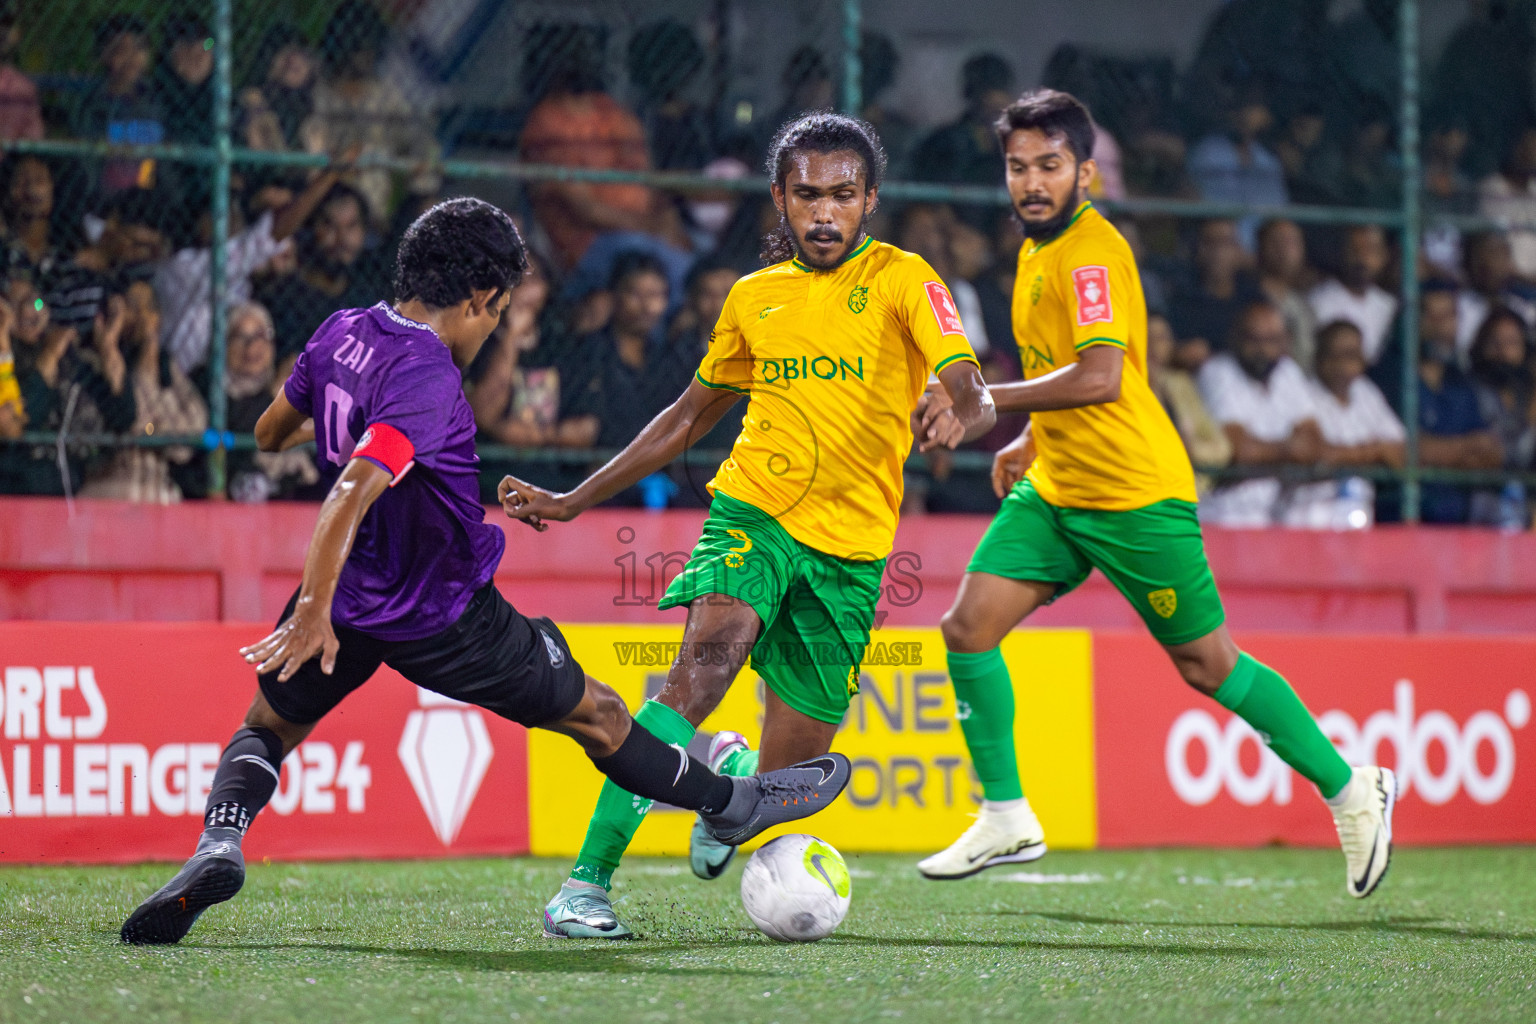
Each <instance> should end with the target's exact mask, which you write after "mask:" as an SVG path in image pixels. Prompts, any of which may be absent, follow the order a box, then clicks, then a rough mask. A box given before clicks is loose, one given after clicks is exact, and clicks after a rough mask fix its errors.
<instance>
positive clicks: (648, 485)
mask: <svg viewBox="0 0 1536 1024" xmlns="http://www.w3.org/2000/svg"><path fill="white" fill-rule="evenodd" d="M636 486H638V487H639V488H640V503H641V504H642V505H644V506H645V507H646V508H648V509H650V510H652V511H653V512H654V511H659V510H661V509H664V508H666V507H667V502H669V501H671V500H672V495H674V494H676V493H677V484H675V483H673V482H672V478H671V477H669V476H667V474H665V473H652V474H651V475H650V476H648V477H646V478H645V479H643V480H641V481H640V483H639V484H637V485H636Z"/></svg>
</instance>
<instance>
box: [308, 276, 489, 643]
mask: <svg viewBox="0 0 1536 1024" xmlns="http://www.w3.org/2000/svg"><path fill="white" fill-rule="evenodd" d="M283 391H284V393H285V394H286V395H287V396H288V401H289V403H290V404H291V405H292V406H293V407H294V408H295V409H298V410H300V411H301V412H307V413H309V414H310V415H311V416H313V417H314V420H315V446H316V447H317V448H318V450H319V461H320V471H321V474H322V476H323V477H324V479H325V481H326V483H327V484H330V483H333V482H334V481H335V479H336V477H337V476H339V475H340V474H341V470H342V468H343V467H344V466H346V464H347V462H348V460H349V459H351V458H352V457H353V453H354V451H357V452H358V453H357V457H358V458H366V459H369V460H370V461H372V462H374V463H376V464H377V465H379V466H381V467H383V469H385V470H386V471H387V472H389V473H390V474H391V475H392V476H393V477H394V482H393V483H391V484H390V487H389V489H388V490H387V491H385V492H384V494H383V495H382V496H381V497H380V498H379V500H378V501H376V502H374V505H373V507H372V508H370V509H369V510H368V514H367V515H366V516H364V517H363V522H362V525H361V526H360V527H359V528H358V531H357V539H356V541H355V542H354V543H353V545H352V553H351V555H350V556H349V557H348V558H347V563H346V565H345V566H344V567H343V568H342V570H341V581H340V583H339V584H338V585H337V587H336V600H335V601H334V603H333V604H332V605H331V618H332V620H333V621H335V622H336V623H338V624H340V625H344V626H348V627H350V628H352V629H355V630H357V631H359V632H361V633H365V634H367V635H368V636H372V637H377V638H379V639H381V640H419V639H421V638H423V637H428V636H431V635H432V634H434V633H439V632H441V631H442V630H444V629H446V628H448V627H449V626H450V625H452V624H453V623H454V621H456V620H457V619H458V617H459V616H460V615H462V614H463V613H464V609H465V607H466V606H468V604H469V601H470V598H471V597H473V596H474V594H475V592H476V591H477V590H479V589H480V588H481V587H483V586H484V585H485V584H486V583H488V582H489V581H490V579H491V575H492V574H493V573H494V572H495V571H496V566H497V565H498V564H499V563H500V562H501V554H502V550H503V549H504V548H505V546H506V538H505V536H504V535H503V534H502V532H501V530H500V529H498V528H497V527H495V526H493V525H491V524H489V523H487V522H485V508H484V507H483V506H482V505H481V504H480V480H479V473H478V466H479V463H480V459H479V457H478V456H476V455H475V417H474V413H473V412H471V411H470V408H469V403H468V402H467V401H465V399H464V388H463V384H462V380H461V377H460V374H459V369H458V367H457V366H455V365H454V362H453V357H452V355H451V354H450V353H449V351H448V346H447V345H445V344H444V343H443V342H442V340H441V339H439V338H438V336H437V335H436V334H435V333H434V332H433V331H432V329H431V328H430V327H428V326H426V325H425V324H418V323H416V322H415V321H413V320H407V319H406V318H405V317H403V316H401V315H400V314H399V313H397V312H395V311H394V310H393V309H392V308H390V307H389V306H388V305H387V304H385V303H382V302H381V303H379V304H378V305H377V306H373V307H371V308H369V309H344V310H342V311H341V312H339V313H336V314H334V315H333V316H331V318H330V319H329V320H327V321H326V322H325V323H323V324H321V325H320V329H319V330H317V331H316V332H315V336H314V337H313V338H311V339H310V340H309V344H308V345H306V346H304V352H303V354H302V355H300V356H299V359H298V362H297V363H296V364H295V365H294V367H293V374H292V375H291V376H290V377H289V378H288V382H287V383H286V384H285V385H284V386H283ZM359 449H360V450H359Z"/></svg>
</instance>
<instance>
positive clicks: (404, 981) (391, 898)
mask: <svg viewBox="0 0 1536 1024" xmlns="http://www.w3.org/2000/svg"><path fill="white" fill-rule="evenodd" d="M913 860H914V858H911V857H894V856H864V857H854V858H850V862H849V863H850V867H851V868H852V869H853V872H854V891H853V909H852V911H851V912H850V914H849V916H848V919H847V920H846V921H845V922H844V923H843V926H842V928H841V929H840V930H839V931H838V933H837V934H836V935H835V936H834V937H833V938H831V939H828V940H826V941H824V942H821V943H817V944H814V945H808V946H782V945H776V944H773V943H770V942H769V941H767V940H766V939H764V938H763V937H762V936H761V935H759V934H758V933H757V932H756V930H755V929H753V928H752V925H751V922H750V921H748V920H747V917H746V915H745V914H744V913H743V912H742V910H741V904H740V901H739V899H738V895H737V887H738V884H739V880H740V872H741V869H740V865H739V864H738V865H733V866H732V868H731V870H730V872H729V873H728V874H727V875H726V876H725V878H723V879H721V880H720V881H717V882H713V883H705V882H699V881H697V880H695V879H694V878H693V877H692V876H691V875H690V874H689V873H688V870H687V867H686V865H685V864H683V863H682V862H681V861H676V860H654V859H641V858H637V859H633V860H631V861H630V862H628V863H627V864H626V865H625V868H624V870H623V871H622V872H621V873H620V876H619V880H618V887H617V888H616V890H615V893H616V895H618V896H620V897H622V902H621V903H620V904H619V909H620V912H621V913H622V914H623V915H624V916H625V917H626V919H627V920H628V921H629V922H630V923H631V924H632V925H633V926H634V927H635V929H636V931H637V932H638V933H639V934H640V935H641V936H643V938H642V939H641V940H640V941H635V942H620V943H608V942H581V943H578V942H569V941H553V940H548V939H544V938H542V937H541V935H540V926H539V915H540V911H541V909H542V907H543V904H544V901H545V900H546V899H547V898H548V897H549V895H550V894H551V893H552V892H553V891H554V888H555V887H556V885H557V884H558V882H559V880H560V878H561V873H562V870H563V869H564V868H565V867H566V865H565V864H564V863H563V862H556V861H550V860H536V859H512V860H460V861H439V862H409V863H345V864H275V865H261V864H257V865H253V866H252V868H251V871H250V876H249V878H248V879H247V881H246V887H245V891H244V892H242V893H241V894H240V896H239V897H237V898H236V900H235V901H234V902H232V903H229V904H225V905H224V906H221V907H216V908H214V909H213V910H211V911H209V912H208V913H207V914H205V915H204V917H203V919H202V920H201V921H200V922H199V924H198V926H197V928H195V929H194V930H193V931H192V934H191V935H189V936H188V937H187V939H186V940H185V941H184V942H183V944H182V945H181V946H179V947H170V948H160V949H135V948H129V947H125V946H123V945H121V944H119V942H118V941H117V929H118V926H119V924H120V923H121V922H122V919H123V917H124V915H126V914H127V913H128V911H129V910H130V909H132V907H133V906H134V905H135V903H136V902H137V901H138V900H139V899H140V898H142V897H143V896H144V895H146V894H147V893H149V892H150V891H151V890H152V889H153V888H154V887H155V886H157V885H159V884H160V883H161V882H163V881H164V880H165V878H166V877H167V876H168V869H167V868H166V867H165V866H163V865H151V866H145V867H133V868H3V869H0V1021H5V1022H9V1021H114V1020H121V1021H134V1022H143V1021H157V1022H158V1021H219V1022H224V1021H230V1022H241V1021H250V1022H252V1024H277V1022H283V1021H302V1022H304V1024H324V1022H329V1021H354V1020H355V1021H405V1020H422V1021H460V1020H463V1021H477V1022H479V1021H509V1020H511V1021H601V1022H604V1024H630V1022H634V1021H708V1022H712V1024H726V1022H731V1021H782V1022H784V1024H791V1022H801V1021H808V1022H822V1021H825V1022H830V1024H853V1022H859V1021H887V1020H902V1021H943V1022H945V1024H962V1022H968V1021H973V1020H1065V1021H1079V1020H1081V1021H1110V1022H1112V1024H1121V1022H1124V1021H1132V1020H1134V1021H1142V1020H1158V1021H1162V1020H1166V1021H1178V1022H1180V1024H1191V1022H1199V1021H1207V1020H1242V1021H1265V1020H1282V1019H1283V1020H1289V1021H1346V1022H1348V1024H1363V1022H1366V1021H1392V1022H1397V1021H1415V1020H1465V1021H1500V1020H1509V1021H1530V1020H1532V1019H1536V989H1533V988H1532V986H1533V984H1536V884H1533V883H1532V879H1536V849H1533V848H1494V849H1406V850H1399V851H1398V852H1397V854H1396V856H1395V858H1394V864H1393V866H1392V870H1391V873H1390V874H1389V875H1388V876H1387V879H1386V881H1385V882H1384V883H1383V884H1382V888H1381V889H1380V890H1379V891H1378V892H1377V893H1376V895H1374V896H1373V897H1371V898H1370V899H1368V900H1365V901H1360V902H1357V901H1355V900H1352V899H1350V898H1349V897H1348V896H1346V895H1345V893H1344V869H1343V863H1342V858H1341V857H1340V855H1339V854H1338V853H1337V852H1335V851H1331V850H1330V851H1323V850H1290V849H1266V850H1255V851H1207V850H1159V851H1150V852H1097V853H1060V852H1058V853H1052V854H1050V855H1049V856H1048V857H1046V858H1045V859H1044V860H1043V861H1040V862H1038V863H1036V864H1032V865H1025V866H1021V868H1020V870H1018V871H1013V870H1011V869H1008V868H1001V869H994V870H993V871H991V872H987V873H984V874H982V875H980V876H977V877H976V878H973V879H969V880H966V881H963V882H947V883H936V882H925V881H923V880H922V879H920V878H919V877H918V875H917V873H916V871H915V870H914V868H913V866H912V865H913Z"/></svg>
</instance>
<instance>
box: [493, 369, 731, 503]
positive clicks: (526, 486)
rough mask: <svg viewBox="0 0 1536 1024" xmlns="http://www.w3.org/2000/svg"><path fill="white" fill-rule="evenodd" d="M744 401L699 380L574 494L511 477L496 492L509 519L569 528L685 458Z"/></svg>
mask: <svg viewBox="0 0 1536 1024" xmlns="http://www.w3.org/2000/svg"><path fill="white" fill-rule="evenodd" d="M738 397H740V396H738V395H735V394H733V393H732V392H728V391H727V392H722V391H717V390H714V389H712V388H707V387H705V386H704V385H702V384H700V383H699V382H698V381H696V380H695V381H693V382H691V383H690V384H689V385H688V388H687V390H685V391H684V392H683V393H682V395H681V396H679V397H678V399H677V401H675V402H673V403H672V404H671V405H669V406H667V407H666V408H665V409H663V410H662V411H661V412H660V413H659V414H658V415H657V416H656V418H655V419H653V420H651V422H650V423H648V424H646V426H645V429H644V430H642V431H640V433H639V434H638V435H637V436H636V437H635V439H634V440H633V441H631V442H630V443H629V444H627V445H625V447H624V450H623V451H621V452H619V454H617V455H615V456H614V457H613V458H612V459H610V460H609V461H608V463H607V464H606V465H604V466H603V467H602V468H600V469H598V470H597V471H596V472H594V473H593V474H592V475H591V476H589V477H587V478H586V479H585V480H583V481H582V482H581V483H580V484H579V485H578V486H577V487H576V488H575V489H574V490H571V491H567V492H565V493H564V494H556V493H554V492H553V491H548V490H545V489H544V488H542V487H539V486H536V485H534V484H530V483H527V482H525V481H522V480H519V479H518V478H517V477H515V476H509V477H506V478H504V479H503V480H502V481H501V485H500V486H499V487H497V488H496V496H497V498H498V499H500V501H501V507H502V508H503V509H505V510H506V513H507V515H509V516H511V517H512V518H513V519H519V520H521V521H523V522H525V523H527V524H528V525H529V526H532V527H533V528H534V529H536V530H543V529H544V528H545V527H546V525H547V523H548V522H550V521H553V522H562V523H563V522H567V521H569V520H571V519H575V518H576V517H577V516H578V515H580V514H581V513H582V512H584V511H586V510H587V509H589V508H591V507H592V506H593V505H596V504H599V503H601V502H604V501H607V500H608V499H609V498H611V497H613V496H614V495H615V494H618V493H619V492H620V491H622V490H624V488H626V487H629V486H631V485H633V484H635V483H636V482H638V481H639V480H641V479H643V478H645V477H647V476H650V475H651V474H652V473H654V472H656V471H657V470H659V469H661V468H662V467H663V466H665V465H667V463H669V462H671V461H672V460H673V459H675V458H677V457H678V456H679V455H681V454H683V452H685V451H687V449H688V447H689V446H690V445H692V444H693V443H694V442H695V441H697V440H698V439H699V438H701V437H703V436H704V435H705V434H707V433H709V431H710V428H712V427H713V426H714V425H715V424H716V423H718V422H720V417H722V416H724V415H725V412H726V410H727V409H729V408H730V407H731V406H732V405H735V404H736V399H737V398H738Z"/></svg>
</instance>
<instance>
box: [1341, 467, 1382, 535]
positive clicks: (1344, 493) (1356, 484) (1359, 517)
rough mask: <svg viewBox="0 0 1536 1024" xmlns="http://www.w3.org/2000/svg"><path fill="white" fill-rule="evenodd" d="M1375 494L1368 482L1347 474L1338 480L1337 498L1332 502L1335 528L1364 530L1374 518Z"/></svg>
mask: <svg viewBox="0 0 1536 1024" xmlns="http://www.w3.org/2000/svg"><path fill="white" fill-rule="evenodd" d="M1374 506H1375V495H1374V494H1373V493H1372V492H1371V485H1370V482H1369V481H1367V480H1365V479H1364V478H1362V477H1358V476H1347V477H1345V478H1344V479H1343V480H1340V481H1339V494H1338V499H1337V500H1336V501H1334V503H1333V528H1334V529H1335V530H1366V529H1369V528H1370V526H1371V523H1372V522H1373V521H1374V520H1375V518H1376V517H1375V511H1376V510H1375V507H1374Z"/></svg>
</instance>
